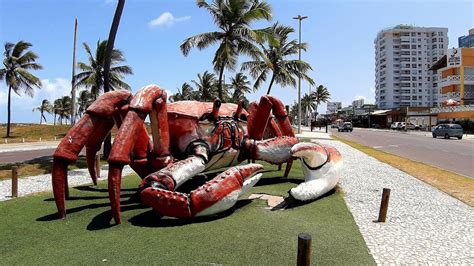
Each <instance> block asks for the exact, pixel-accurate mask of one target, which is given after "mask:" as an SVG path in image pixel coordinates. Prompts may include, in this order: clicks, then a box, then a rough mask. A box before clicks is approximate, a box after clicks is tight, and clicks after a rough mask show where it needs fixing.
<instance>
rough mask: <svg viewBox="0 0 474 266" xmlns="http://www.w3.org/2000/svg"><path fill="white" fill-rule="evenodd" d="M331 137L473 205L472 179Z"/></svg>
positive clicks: (473, 181)
mask: <svg viewBox="0 0 474 266" xmlns="http://www.w3.org/2000/svg"><path fill="white" fill-rule="evenodd" d="M332 138H334V139H336V140H339V141H341V142H343V143H346V144H347V145H349V146H351V147H353V148H355V149H358V150H360V151H362V152H364V153H365V154H367V155H369V156H372V157H374V158H375V159H377V160H379V161H381V162H384V163H386V164H389V165H391V166H393V167H395V168H398V169H400V170H402V171H403V172H406V173H407V174H409V175H412V176H414V177H416V178H418V179H420V180H421V181H423V182H425V183H427V184H430V185H431V186H433V187H435V188H437V189H439V190H441V191H443V192H445V193H447V194H449V195H451V196H452V197H454V198H456V199H458V200H460V201H462V202H464V203H466V204H468V205H469V206H471V207H474V180H473V179H472V178H469V177H465V176H463V175H459V174H456V173H453V172H450V171H447V170H444V169H441V168H438V167H434V166H431V165H428V164H425V163H421V162H417V161H413V160H410V159H407V158H403V157H400V156H397V155H393V154H390V153H387V152H384V151H380V150H377V149H373V148H371V147H368V146H364V145H361V144H358V143H355V142H352V141H347V140H344V139H341V138H338V137H335V136H334V135H333V136H332Z"/></svg>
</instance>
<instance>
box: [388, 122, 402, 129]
mask: <svg viewBox="0 0 474 266" xmlns="http://www.w3.org/2000/svg"><path fill="white" fill-rule="evenodd" d="M400 123H401V122H393V123H392V125H391V126H390V129H398V124H400Z"/></svg>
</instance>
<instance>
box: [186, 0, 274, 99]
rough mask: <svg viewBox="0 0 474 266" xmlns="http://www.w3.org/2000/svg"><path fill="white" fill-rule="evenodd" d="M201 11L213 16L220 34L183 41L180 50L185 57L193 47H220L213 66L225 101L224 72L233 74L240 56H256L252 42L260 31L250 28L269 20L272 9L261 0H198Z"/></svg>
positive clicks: (198, 36) (221, 95)
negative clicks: (227, 70)
mask: <svg viewBox="0 0 474 266" xmlns="http://www.w3.org/2000/svg"><path fill="white" fill-rule="evenodd" d="M197 5H198V7H200V8H201V7H202V8H205V9H206V10H207V11H208V12H209V13H210V14H211V16H212V18H213V20H214V23H215V24H216V26H217V27H218V28H219V31H213V32H206V33H201V34H198V35H195V36H192V37H189V38H187V39H185V40H184V41H183V43H182V44H181V46H180V48H181V51H182V52H183V54H184V55H185V56H187V55H188V54H189V51H190V50H191V48H192V47H196V48H198V49H199V50H202V49H204V48H207V47H209V46H212V45H214V44H219V47H218V48H217V51H216V53H215V55H214V59H213V60H212V63H213V65H214V71H215V72H216V73H219V79H218V91H219V98H221V99H223V98H224V95H223V84H222V76H223V74H224V69H225V68H227V69H230V70H234V69H235V67H236V65H237V58H238V56H239V55H240V54H245V55H250V56H256V54H257V51H258V49H256V47H255V45H254V44H253V42H254V41H255V40H257V39H258V38H259V31H258V30H252V29H251V28H250V25H251V24H252V23H253V22H256V21H258V20H262V19H265V20H270V19H271V17H272V15H271V7H270V5H269V4H268V3H266V2H260V0H213V1H212V3H210V4H209V3H207V2H206V1H205V0H197Z"/></svg>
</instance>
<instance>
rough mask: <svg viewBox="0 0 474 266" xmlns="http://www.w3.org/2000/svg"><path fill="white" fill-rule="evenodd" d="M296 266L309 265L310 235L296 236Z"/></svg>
mask: <svg viewBox="0 0 474 266" xmlns="http://www.w3.org/2000/svg"><path fill="white" fill-rule="evenodd" d="M296 265H297V266H309V265H311V235H310V234H306V233H301V234H299V235H298V258H297V260H296Z"/></svg>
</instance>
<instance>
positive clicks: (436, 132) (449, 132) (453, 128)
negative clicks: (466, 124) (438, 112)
mask: <svg viewBox="0 0 474 266" xmlns="http://www.w3.org/2000/svg"><path fill="white" fill-rule="evenodd" d="M462 134H464V131H463V129H462V127H461V125H458V124H440V125H437V126H436V127H435V128H434V129H433V132H432V135H433V138H436V137H439V136H443V137H444V138H445V139H449V138H451V137H456V138H458V139H462Z"/></svg>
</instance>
